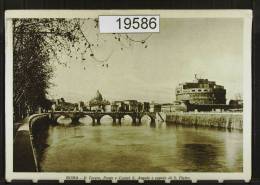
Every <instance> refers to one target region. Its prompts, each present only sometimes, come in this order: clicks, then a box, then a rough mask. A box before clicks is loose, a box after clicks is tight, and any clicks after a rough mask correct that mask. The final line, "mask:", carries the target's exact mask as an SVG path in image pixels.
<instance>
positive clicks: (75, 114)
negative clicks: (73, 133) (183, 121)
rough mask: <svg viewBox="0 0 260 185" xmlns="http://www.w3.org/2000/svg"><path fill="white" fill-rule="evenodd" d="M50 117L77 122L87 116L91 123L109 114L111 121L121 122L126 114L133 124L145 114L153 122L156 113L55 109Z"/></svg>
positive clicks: (98, 121)
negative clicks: (67, 118) (65, 118)
mask: <svg viewBox="0 0 260 185" xmlns="http://www.w3.org/2000/svg"><path fill="white" fill-rule="evenodd" d="M51 114H52V118H53V119H54V120H55V121H57V119H58V117H59V116H65V117H69V118H71V119H72V121H73V122H74V123H77V122H78V121H79V119H80V118H83V117H85V116H89V117H91V119H92V123H93V124H94V125H95V124H100V120H101V118H102V117H103V116H106V115H108V116H110V117H111V118H112V119H113V123H119V124H121V119H122V118H123V117H124V116H126V115H128V116H130V117H131V118H132V122H133V124H136V123H141V118H142V117H143V116H145V115H147V116H149V117H150V119H151V122H152V123H154V122H155V119H156V114H155V113H153V112H90V111H84V112H80V111H55V112H52V113H51Z"/></svg>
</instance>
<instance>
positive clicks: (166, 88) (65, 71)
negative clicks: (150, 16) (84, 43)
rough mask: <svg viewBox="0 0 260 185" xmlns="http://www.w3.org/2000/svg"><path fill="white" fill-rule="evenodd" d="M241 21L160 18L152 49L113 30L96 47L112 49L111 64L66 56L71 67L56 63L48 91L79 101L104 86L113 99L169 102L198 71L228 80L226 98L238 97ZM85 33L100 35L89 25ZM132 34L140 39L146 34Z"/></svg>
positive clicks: (106, 52) (103, 52) (102, 52)
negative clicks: (117, 35)
mask: <svg viewBox="0 0 260 185" xmlns="http://www.w3.org/2000/svg"><path fill="white" fill-rule="evenodd" d="M242 26H243V25H242V20H240V19H161V20H160V33H154V34H152V36H151V37H150V38H149V39H148V40H147V45H148V47H147V48H144V45H142V44H133V46H132V47H124V46H125V45H124V43H123V44H122V43H119V42H116V41H115V39H114V38H113V35H112V34H103V35H100V38H103V39H105V40H106V42H102V43H101V45H100V46H99V47H98V48H96V50H95V56H97V57H99V58H106V57H107V56H110V55H111V54H112V55H111V57H110V58H109V60H108V62H107V63H108V68H107V67H102V65H101V64H99V63H97V62H93V61H91V60H89V61H88V62H87V63H84V62H83V63H82V62H80V61H78V60H77V61H76V60H75V61H74V59H70V58H69V57H64V58H63V60H68V62H69V63H70V65H69V66H70V68H68V67H63V66H60V65H56V67H55V74H54V77H53V79H52V83H54V84H55V86H54V87H52V88H51V89H50V90H49V94H50V96H51V97H52V98H60V97H64V98H65V100H68V101H73V102H77V101H79V100H83V101H88V100H89V99H91V98H92V97H93V96H94V95H95V93H96V91H97V90H99V91H100V92H101V93H102V95H103V97H104V98H106V99H108V100H124V99H137V100H140V101H155V102H158V103H167V102H173V101H174V100H175V91H174V90H175V87H176V86H177V85H178V84H179V83H181V82H188V81H193V80H194V74H198V76H199V77H201V78H208V79H209V80H212V81H216V82H217V84H219V85H224V86H225V88H226V90H227V98H228V99H230V98H233V96H234V95H235V94H236V93H242V87H243V84H242V79H243V76H242V74H243V68H242V62H243V61H242V56H243V55H242ZM85 33H86V34H87V35H88V36H89V39H92V40H93V41H95V39H97V37H96V33H94V31H93V30H89V28H87V27H86V28H85ZM130 36H131V37H132V38H134V39H137V40H138V39H141V38H145V37H147V34H132V35H130ZM122 46H123V47H124V50H123V51H121V49H120V48H121V47H122ZM75 55H76V54H75ZM84 68H85V70H84Z"/></svg>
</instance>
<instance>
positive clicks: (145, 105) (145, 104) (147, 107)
mask: <svg viewBox="0 0 260 185" xmlns="http://www.w3.org/2000/svg"><path fill="white" fill-rule="evenodd" d="M149 110H150V103H149V102H143V103H142V111H143V112H149Z"/></svg>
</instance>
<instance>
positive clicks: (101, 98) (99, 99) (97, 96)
mask: <svg viewBox="0 0 260 185" xmlns="http://www.w3.org/2000/svg"><path fill="white" fill-rule="evenodd" d="M94 99H95V100H98V101H102V100H103V97H102V94H101V93H100V92H99V90H97V93H96V96H95V97H94Z"/></svg>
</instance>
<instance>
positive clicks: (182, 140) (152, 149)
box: [40, 120, 243, 172]
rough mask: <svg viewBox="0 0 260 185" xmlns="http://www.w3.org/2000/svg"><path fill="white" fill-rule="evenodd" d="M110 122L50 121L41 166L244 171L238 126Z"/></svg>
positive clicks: (49, 169)
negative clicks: (201, 126)
mask: <svg viewBox="0 0 260 185" xmlns="http://www.w3.org/2000/svg"><path fill="white" fill-rule="evenodd" d="M110 122H112V121H111V120H110ZM110 122H109V121H108V122H103V121H101V125H100V126H91V124H87V123H82V124H80V125H76V126H70V125H67V126H66V125H58V126H50V127H49V130H48V137H47V141H46V146H47V147H46V148H45V150H44V151H43V153H42V154H41V156H42V157H41V161H40V167H41V171H44V172H242V169H243V148H242V147H243V145H242V143H243V134H242V132H241V131H232V132H229V131H228V130H217V129H212V128H200V127H199V128H194V127H183V126H177V125H174V124H172V123H171V124H168V123H165V122H161V123H156V125H150V123H149V120H142V125H141V126H131V120H123V122H122V125H121V126H118V125H117V126H114V125H112V124H110Z"/></svg>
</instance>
